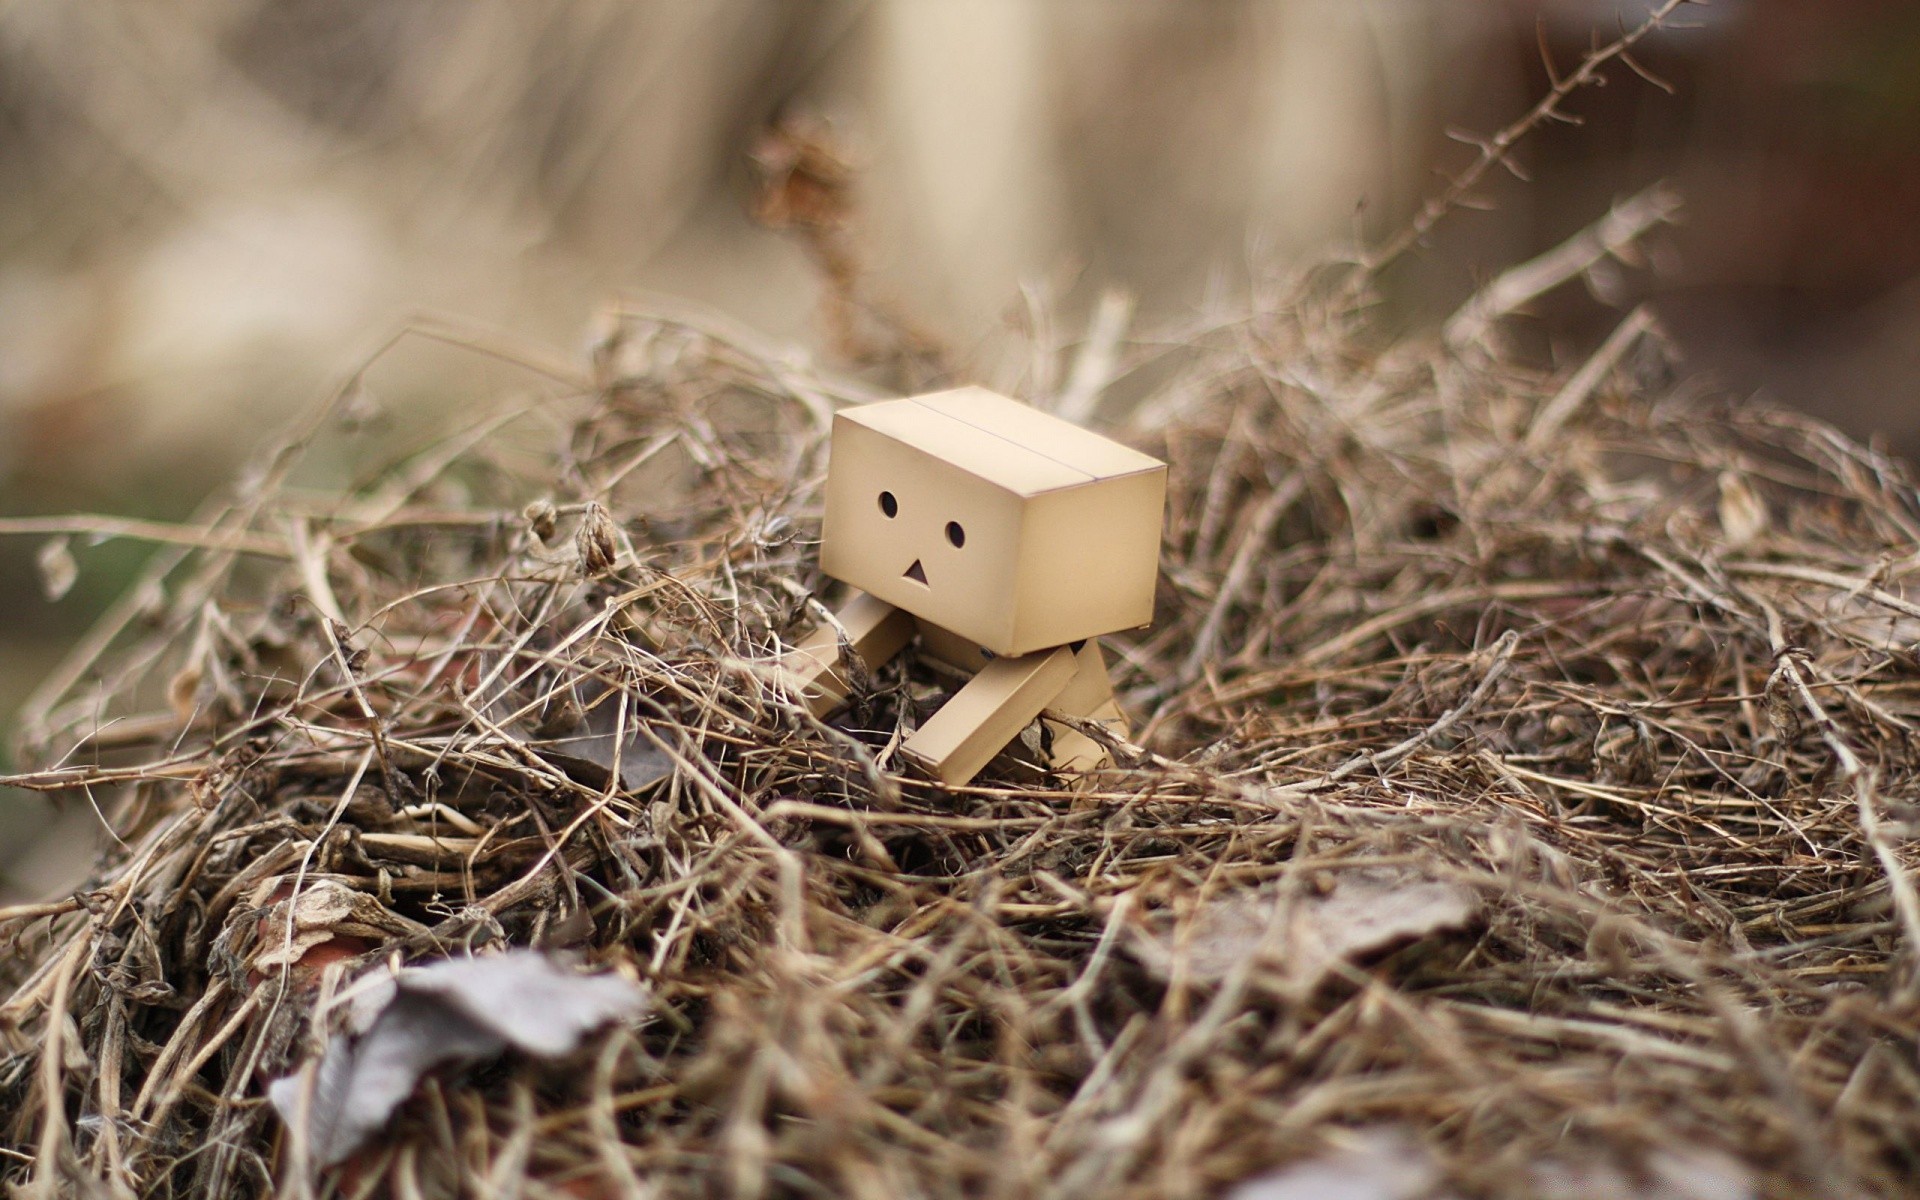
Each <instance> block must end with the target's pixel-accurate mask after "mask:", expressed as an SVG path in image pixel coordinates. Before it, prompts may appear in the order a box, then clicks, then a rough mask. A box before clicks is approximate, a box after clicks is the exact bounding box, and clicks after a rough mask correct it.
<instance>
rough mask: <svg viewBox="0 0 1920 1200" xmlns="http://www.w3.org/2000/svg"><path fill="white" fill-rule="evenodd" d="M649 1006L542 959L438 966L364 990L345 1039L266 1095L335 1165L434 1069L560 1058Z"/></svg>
mask: <svg viewBox="0 0 1920 1200" xmlns="http://www.w3.org/2000/svg"><path fill="white" fill-rule="evenodd" d="M645 1007H646V994H645V992H644V991H643V990H642V989H641V987H640V985H638V984H636V983H634V982H632V981H631V980H629V979H626V978H623V977H622V976H619V975H581V974H577V973H575V972H573V971H570V970H567V969H566V968H564V967H562V966H560V965H559V964H557V963H555V962H554V961H553V960H552V959H550V958H548V957H547V956H546V955H544V954H540V953H537V952H534V951H525V950H517V951H509V952H507V953H505V954H497V955H492V956H490V957H487V958H468V959H452V960H449V961H446V962H440V963H434V964H433V965H431V966H426V967H418V968H414V969H410V970H406V971H402V972H400V973H399V974H398V975H396V976H394V977H393V979H392V981H391V984H390V985H385V986H381V985H375V986H373V987H369V988H367V989H366V990H364V991H362V992H360V993H359V995H357V996H356V997H355V1000H354V1002H353V1006H352V1008H351V1010H350V1014H349V1019H348V1021H347V1025H348V1030H347V1031H346V1032H342V1033H339V1034H335V1035H334V1036H333V1037H331V1038H329V1039H328V1040H327V1045H326V1049H325V1050H324V1051H323V1052H322V1054H321V1056H320V1059H319V1062H318V1063H317V1064H309V1065H308V1067H306V1068H303V1069H302V1070H301V1071H299V1072H298V1073H296V1074H294V1075H290V1076H288V1077H286V1078H285V1079H279V1080H276V1081H274V1083H273V1084H272V1085H271V1086H270V1087H269V1088H268V1093H267V1094H268V1098H269V1099H271V1100H272V1102H273V1106H274V1108H275V1109H277V1110H279V1113H280V1116H281V1118H282V1119H283V1120H285V1121H286V1122H287V1124H288V1125H289V1126H290V1127H293V1128H296V1129H299V1128H304V1129H305V1131H306V1134H307V1138H308V1145H309V1147H310V1150H309V1152H310V1154H311V1155H312V1158H313V1160H314V1161H315V1162H316V1163H317V1164H318V1165H320V1166H332V1165H333V1164H335V1163H338V1162H341V1161H343V1160H344V1159H346V1158H347V1157H348V1156H350V1155H352V1154H353V1152H354V1151H356V1150H358V1149H359V1148H360V1147H361V1145H363V1144H364V1143H365V1142H366V1140H367V1138H368V1137H370V1136H371V1135H372V1134H374V1133H375V1132H377V1131H378V1130H379V1129H380V1128H381V1127H382V1126H384V1125H385V1124H386V1123H387V1119H388V1118H389V1117H391V1116H392V1115H393V1112H394V1110H395V1109H397V1108H398V1107H400V1105H401V1104H402V1103H404V1102H405V1101H406V1099H407V1097H408V1096H411V1095H412V1094H413V1090H414V1088H415V1087H417V1086H418V1085H419V1082H420V1079H421V1077H422V1076H423V1075H425V1074H426V1073H427V1072H429V1071H431V1070H433V1069H434V1068H436V1067H441V1066H446V1065H449V1064H465V1063H473V1062H479V1061H481V1060H483V1059H487V1058H492V1057H493V1056H495V1055H497V1054H500V1053H502V1052H503V1051H505V1050H507V1049H509V1048H512V1049H516V1050H519V1051H521V1052H523V1053H526V1054H532V1055H537V1056H539V1057H542V1058H558V1057H561V1056H563V1055H566V1054H570V1053H572V1052H573V1050H574V1049H575V1048H577V1047H578V1046H579V1044H580V1040H581V1039H582V1038H583V1037H585V1036H586V1035H587V1034H588V1033H590V1032H592V1031H593V1030H595V1029H597V1028H599V1027H601V1026H603V1025H607V1024H610V1023H612V1022H615V1021H627V1020H632V1019H634V1018H636V1017H638V1016H639V1015H640V1013H641V1012H642V1011H643V1010H644V1009H645ZM355 1033H358V1036H354V1034H355ZM309 1080H311V1085H310V1086H309V1083H308V1081H309Z"/></svg>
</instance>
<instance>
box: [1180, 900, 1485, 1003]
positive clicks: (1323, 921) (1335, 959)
mask: <svg viewBox="0 0 1920 1200" xmlns="http://www.w3.org/2000/svg"><path fill="white" fill-rule="evenodd" d="M1275 905H1276V897H1275V896H1274V895H1273V894H1271V893H1263V892H1236V893H1232V894H1229V895H1226V896H1222V897H1219V898H1217V899H1215V900H1213V901H1211V902H1209V903H1208V904H1207V905H1206V906H1205V907H1203V908H1202V909H1201V910H1200V911H1199V912H1198V913H1196V914H1195V915H1194V918H1193V920H1192V922H1191V924H1190V926H1189V927H1188V928H1187V929H1186V930H1184V931H1181V930H1171V931H1169V932H1168V933H1166V934H1165V935H1162V936H1159V937H1154V938H1149V939H1147V940H1146V941H1145V943H1144V944H1143V947H1142V948H1143V949H1144V951H1145V953H1144V954H1143V957H1144V958H1145V959H1146V960H1147V961H1148V964H1149V965H1151V966H1156V967H1158V968H1159V969H1161V970H1162V971H1163V972H1168V971H1171V969H1172V966H1173V963H1174V961H1175V959H1176V957H1177V958H1179V959H1180V960H1181V961H1183V962H1184V965H1185V968H1186V971H1187V974H1188V976H1189V977H1190V978H1192V979H1195V980H1197V981H1200V982H1203V983H1217V982H1219V981H1220V980H1222V979H1225V978H1226V977H1227V975H1228V973H1230V972H1231V971H1232V970H1233V969H1234V968H1235V967H1236V966H1238V965H1239V964H1240V963H1241V962H1243V961H1245V960H1246V959H1248V958H1249V957H1257V958H1261V959H1266V960H1270V961H1271V962H1272V963H1273V964H1274V965H1275V966H1276V967H1278V968H1280V969H1281V970H1283V971H1284V972H1285V973H1286V974H1287V976H1288V977H1289V981H1290V983H1291V984H1292V986H1293V987H1294V988H1295V989H1296V990H1299V991H1311V990H1313V988H1315V987H1317V986H1318V985H1319V984H1320V982H1321V980H1322V979H1324V978H1325V977H1326V975H1327V974H1328V973H1329V972H1330V971H1332V970H1333V969H1334V967H1335V965H1336V964H1338V963H1339V962H1340V961H1341V960H1343V959H1349V960H1350V959H1358V958H1361V957H1363V956H1365V955H1367V954H1371V953H1373V952H1374V951H1377V950H1384V949H1386V948H1387V947H1389V946H1391V945H1394V944H1395V943H1397V942H1403V941H1408V940H1411V939H1413V938H1420V937H1425V936H1427V935H1428V934H1433V933H1439V932H1441V931H1443V930H1448V929H1458V928H1460V927H1461V926H1463V925H1465V924H1466V923H1467V922H1468V921H1470V920H1472V919H1473V917H1474V915H1475V914H1476V913H1477V912H1478V910H1479V904H1478V902H1477V901H1476V899H1475V897H1474V895H1473V893H1472V892H1471V891H1469V890H1468V889H1466V888H1464V887H1462V886H1460V885H1459V884H1455V883H1447V882H1444V881H1440V880H1434V879H1426V878H1421V877H1418V876H1406V875H1400V874H1395V873H1391V872H1379V871H1353V872H1348V873H1347V874H1345V875H1343V876H1341V877H1340V880H1339V882H1338V883H1337V884H1336V885H1335V886H1334V889H1333V891H1332V892H1331V893H1330V894H1328V895H1326V896H1310V897H1302V898H1299V899H1296V900H1293V901H1292V902H1291V903H1290V904H1289V905H1288V907H1287V909H1286V911H1282V912H1276V908H1275Z"/></svg>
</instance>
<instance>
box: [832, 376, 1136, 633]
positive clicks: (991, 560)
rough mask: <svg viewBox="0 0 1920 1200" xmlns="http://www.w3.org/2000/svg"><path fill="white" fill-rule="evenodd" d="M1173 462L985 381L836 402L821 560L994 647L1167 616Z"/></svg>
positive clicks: (836, 572) (840, 575)
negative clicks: (1163, 611)
mask: <svg viewBox="0 0 1920 1200" xmlns="http://www.w3.org/2000/svg"><path fill="white" fill-rule="evenodd" d="M1166 489H1167V468H1166V464H1165V463H1162V462H1160V461H1159V460H1157V459H1154V458H1150V457H1148V456H1147V455H1145V454H1141V453H1140V452H1138V451H1136V450H1131V449H1129V448H1127V447H1126V446H1122V445H1121V444H1120V443H1118V442H1115V441H1113V440H1111V439H1109V438H1104V437H1101V436H1100V435H1099V434H1096V433H1090V432H1088V431H1087V430H1085V429H1082V428H1080V427H1079V426H1077V425H1073V424H1071V423H1069V422H1066V421H1062V420H1060V419H1059V418H1058V417H1053V416H1049V415H1047V414H1046V413H1043V412H1041V411H1039V410H1038V409H1035V408H1030V407H1028V406H1027V405H1025V404H1021V403H1019V402H1018V401H1015V400H1009V399H1007V398H1006V397H1004V396H1000V395H996V394H995V393H993V392H989V391H987V390H985V389H984V388H962V389H960V390H958V391H952V392H937V393H934V394H933V395H928V396H914V397H910V398H908V399H905V400H890V401H886V402H884V403H881V404H867V405H862V406H861V407H858V408H852V409H846V410H844V411H842V412H840V413H838V414H836V415H835V416H834V421H833V447H832V461H831V464H830V465H829V467H828V469H827V515H826V525H825V528H824V529H823V530H822V533H821V548H820V566H821V569H822V570H824V571H825V572H826V573H827V574H829V575H831V576H833V577H834V578H836V579H841V580H845V581H846V582H847V583H850V584H852V585H853V586H855V587H857V588H860V589H862V590H864V591H867V592H870V593H872V594H873V595H875V596H877V597H879V598H880V599H882V600H885V601H886V602H887V603H889V604H892V605H894V606H896V607H898V608H903V609H905V610H906V611H908V612H910V613H912V614H913V615H914V616H916V617H919V618H921V619H923V620H926V621H930V622H932V623H933V624H935V625H938V626H940V627H942V628H944V629H948V630H951V631H953V632H954V633H957V634H959V635H961V636H962V637H965V638H969V639H971V640H973V641H975V642H978V643H979V644H980V645H982V646H984V647H986V648H987V649H989V650H992V651H993V652H994V653H996V654H1028V653H1031V652H1032V651H1035V650H1041V649H1045V648H1047V647H1050V646H1061V645H1065V644H1067V643H1069V642H1074V641H1078V640H1079V639H1081V638H1089V637H1098V636H1099V635H1101V634H1103V633H1112V632H1114V631H1115V630H1119V629H1132V628H1136V627H1138V626H1142V625H1145V624H1147V623H1149V622H1150V621H1151V620H1152V619H1153V588H1154V581H1155V579H1156V578H1157V577H1158V574H1159V556H1160V524H1161V516H1162V511H1161V510H1162V508H1163V506H1164V505H1165V502H1166Z"/></svg>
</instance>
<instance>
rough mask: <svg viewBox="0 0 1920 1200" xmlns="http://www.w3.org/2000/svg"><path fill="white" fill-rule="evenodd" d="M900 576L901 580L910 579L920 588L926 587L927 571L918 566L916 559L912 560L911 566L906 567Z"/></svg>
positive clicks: (918, 561) (918, 562)
mask: <svg viewBox="0 0 1920 1200" xmlns="http://www.w3.org/2000/svg"><path fill="white" fill-rule="evenodd" d="M900 574H901V576H902V577H903V578H906V579H911V580H913V581H914V582H915V583H917V584H919V585H920V586H921V587H926V586H927V569H926V568H925V567H923V566H921V565H920V560H919V559H917V558H916V559H914V560H913V565H912V566H910V567H908V568H907V569H906V570H904V571H902V572H901V573H900Z"/></svg>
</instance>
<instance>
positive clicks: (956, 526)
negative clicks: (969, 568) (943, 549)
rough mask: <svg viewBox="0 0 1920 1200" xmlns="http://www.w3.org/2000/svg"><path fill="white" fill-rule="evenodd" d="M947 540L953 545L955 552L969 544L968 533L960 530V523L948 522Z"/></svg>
mask: <svg viewBox="0 0 1920 1200" xmlns="http://www.w3.org/2000/svg"><path fill="white" fill-rule="evenodd" d="M947 540H948V541H949V542H952V543H953V548H954V549H955V550H958V549H959V548H960V547H962V546H964V545H966V544H967V531H966V530H964V529H962V528H960V522H958V521H948V522H947Z"/></svg>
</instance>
